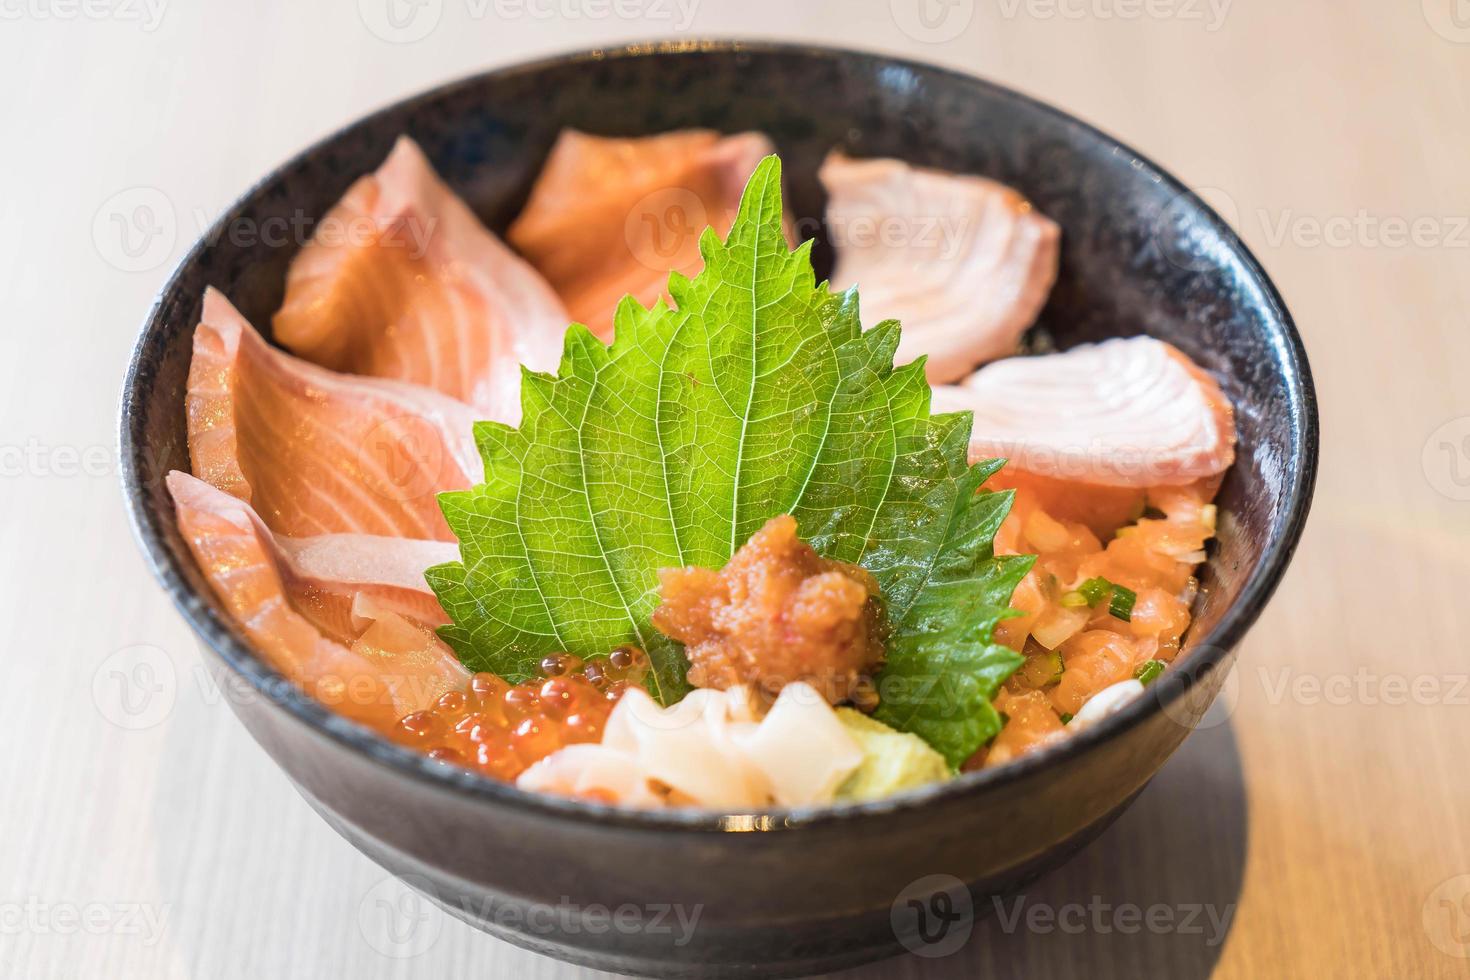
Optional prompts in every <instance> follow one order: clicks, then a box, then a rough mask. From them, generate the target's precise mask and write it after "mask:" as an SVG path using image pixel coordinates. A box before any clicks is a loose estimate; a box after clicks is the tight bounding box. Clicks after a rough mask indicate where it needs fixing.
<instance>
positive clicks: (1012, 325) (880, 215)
mask: <svg viewBox="0 0 1470 980" xmlns="http://www.w3.org/2000/svg"><path fill="white" fill-rule="evenodd" d="M818 176H819V177H820V178H821V181H822V185H823V186H824V187H825V188H826V189H827V194H828V202H827V227H828V230H829V233H830V235H831V237H832V241H833V244H834V246H835V247H836V250H837V266H836V268H835V270H834V271H833V273H832V286H833V288H835V289H846V288H847V287H849V286H857V287H858V291H859V294H860V295H861V297H862V309H863V318H864V320H865V321H867V322H869V323H876V322H878V321H879V320H886V319H896V320H899V321H900V322H901V323H902V325H903V334H902V337H901V339H900V341H899V345H898V353H897V355H896V358H895V359H896V361H897V362H898V363H900V364H903V363H907V362H909V361H912V360H914V359H916V358H918V357H919V356H920V355H927V356H928V361H927V363H926V365H925V370H926V372H927V374H928V377H929V380H930V382H932V383H939V382H945V381H954V380H957V379H959V378H963V377H964V376H965V375H967V374H969V373H970V372H971V371H973V370H974V369H975V366H976V365H977V364H981V363H984V362H985V361H990V360H994V359H995V358H998V357H1006V356H1008V355H1010V354H1014V353H1015V352H1016V346H1017V343H1018V342H1019V340H1020V338H1021V335H1022V334H1023V333H1025V331H1026V329H1027V328H1028V327H1030V326H1031V324H1032V323H1034V322H1035V320H1036V316H1037V314H1038V313H1040V312H1041V308H1042V306H1044V305H1045V303H1046V298H1047V295H1048V294H1049V293H1050V292H1051V287H1052V284H1053V283H1055V282H1056V277H1057V260H1058V254H1059V240H1060V238H1061V232H1060V231H1059V229H1058V228H1057V226H1056V224H1055V223H1054V222H1052V221H1051V219H1049V218H1047V217H1046V216H1045V215H1043V214H1041V213H1040V212H1038V211H1037V210H1036V209H1035V208H1034V207H1032V205H1031V203H1030V202H1029V201H1027V200H1026V199H1025V198H1024V197H1022V196H1021V195H1020V194H1018V193H1017V192H1016V191H1014V190H1012V189H1011V188H1009V187H1006V186H1005V185H1004V184H999V183H996V182H995V181H993V180H987V179H986V178H984V177H973V176H966V175H961V174H951V173H945V172H943V171H939V170H926V169H923V168H920V167H912V166H909V165H908V164H906V163H903V162H902V161H899V160H852V159H849V158H847V157H845V156H843V155H842V154H840V153H833V154H830V155H829V156H828V157H827V159H826V161H825V162H824V163H823V164H822V167H821V170H820V171H819V174H818Z"/></svg>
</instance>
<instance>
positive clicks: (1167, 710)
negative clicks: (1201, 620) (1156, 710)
mask: <svg viewBox="0 0 1470 980" xmlns="http://www.w3.org/2000/svg"><path fill="white" fill-rule="evenodd" d="M1184 656H1185V657H1186V658H1189V659H1190V660H1194V661H1195V663H1199V664H1201V666H1198V667H1196V666H1194V665H1193V664H1191V663H1190V662H1189V660H1186V661H1185V662H1184V663H1181V664H1179V665H1177V666H1174V667H1171V668H1169V669H1170V670H1171V671H1181V672H1197V671H1202V670H1204V669H1206V667H1205V665H1204V664H1203V661H1205V660H1206V659H1207V657H1206V648H1204V647H1192V648H1191V649H1190V650H1189V651H1188V652H1186V653H1185V654H1184ZM1214 669H1215V670H1219V669H1221V668H1219V667H1216V668H1214ZM1152 690H1155V691H1157V690H1159V689H1152ZM1239 701H1240V678H1239V677H1238V676H1237V675H1236V671H1235V665H1234V664H1231V665H1230V670H1229V672H1228V673H1227V674H1226V675H1225V679H1224V681H1222V682H1221V684H1220V692H1219V693H1218V694H1215V693H1214V692H1213V691H1212V690H1211V686H1210V683H1209V679H1208V678H1206V677H1196V678H1195V683H1193V684H1192V685H1190V688H1189V690H1187V691H1185V692H1184V693H1183V694H1182V695H1180V696H1179V697H1178V698H1175V699H1174V700H1172V701H1167V702H1165V703H1164V716H1165V717H1167V718H1168V719H1169V720H1170V721H1172V722H1173V723H1174V724H1176V725H1178V726H1179V727H1181V728H1187V729H1189V730H1190V731H1198V730H1200V729H1208V728H1215V727H1217V726H1219V725H1223V724H1225V723H1226V722H1227V721H1229V720H1230V716H1231V715H1233V714H1235V706H1236V704H1237V703H1239Z"/></svg>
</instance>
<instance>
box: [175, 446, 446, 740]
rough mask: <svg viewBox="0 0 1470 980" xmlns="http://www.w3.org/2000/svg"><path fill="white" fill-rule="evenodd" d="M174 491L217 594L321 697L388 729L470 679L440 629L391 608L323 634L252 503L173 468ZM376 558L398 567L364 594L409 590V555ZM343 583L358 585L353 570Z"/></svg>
mask: <svg viewBox="0 0 1470 980" xmlns="http://www.w3.org/2000/svg"><path fill="white" fill-rule="evenodd" d="M168 488H169V492H170V493H171V494H172V495H173V498H174V509H175V511H176V512H177V514H178V521H179V532H180V533H181V534H182V535H183V536H184V540H185V541H187V542H188V543H189V548H190V550H191V551H192V552H193V553H194V558H195V560H196V561H198V562H199V567H200V569H201V570H202V571H203V572H204V575H205V577H206V578H208V579H209V583H210V585H211V587H212V588H213V589H214V591H215V593H216V594H217V595H218V596H219V597H220V599H221V600H222V601H223V602H224V603H225V606H226V607H227V608H228V609H229V610H230V612H231V614H232V615H233V616H234V617H235V619H236V621H237V622H238V623H239V624H240V627H241V629H243V630H244V631H245V634H246V636H248V637H249V638H250V640H251V641H252V643H253V644H254V646H255V648H256V649H257V650H258V651H259V652H260V653H261V654H262V655H263V656H264V658H265V659H266V661H267V662H268V663H269V664H270V665H271V666H272V667H274V668H275V669H276V670H278V671H280V672H281V674H282V675H284V676H285V677H286V678H288V679H289V680H291V681H293V682H294V683H296V684H297V685H299V686H300V687H301V688H302V689H303V690H304V691H306V692H307V693H308V694H310V695H311V696H312V697H314V698H316V699H317V700H318V701H321V702H322V703H323V704H326V705H327V706H329V707H331V708H333V709H335V710H336V711H338V712H340V713H341V714H344V715H346V716H348V717H349V718H353V719H355V720H357V721H361V722H363V723H365V724H368V725H372V726H374V727H375V728H378V729H380V730H383V731H387V730H388V729H389V728H391V726H392V725H393V724H394V723H395V722H397V720H398V719H399V718H401V717H403V716H404V715H405V714H408V713H409V712H412V711H419V710H422V709H425V708H427V707H428V706H429V705H430V704H432V703H433V702H434V700H435V699H436V698H438V697H439V696H440V695H441V694H443V693H444V692H446V691H449V690H455V689H459V688H462V687H464V686H465V684H466V683H467V682H468V680H469V672H468V671H466V670H465V668H464V667H463V665H461V664H460V662H459V661H458V660H456V659H455V657H454V655H453V654H452V653H450V652H449V649H448V648H447V647H445V646H444V644H443V643H442V642H441V641H440V640H439V639H438V638H437V637H436V636H434V634H433V633H432V632H430V631H429V630H427V629H425V628H424V627H422V626H420V625H417V624H413V623H410V622H409V621H408V620H406V619H403V618H401V617H398V616H396V615H395V614H392V613H389V612H385V611H377V612H376V613H375V616H376V619H375V620H374V621H373V622H371V623H368V624H366V629H364V630H361V631H359V632H360V636H358V637H357V638H356V639H353V640H352V641H351V642H350V643H347V642H339V641H338V640H336V639H333V638H331V637H329V636H327V635H324V634H323V632H322V630H321V629H319V628H318V626H317V625H316V624H315V623H314V622H313V619H312V616H311V611H312V610H311V609H310V608H309V607H308V608H303V602H307V603H309V602H310V601H311V597H310V595H309V593H310V590H311V588H312V587H311V586H310V585H308V584H307V583H306V582H305V581H303V580H302V579H301V578H300V577H299V575H298V572H297V570H296V569H295V568H293V565H292V562H291V559H290V556H289V554H288V553H287V552H286V551H284V550H283V549H281V548H279V547H278V545H277V541H276V539H275V538H273V536H272V535H271V532H270V530H269V529H267V528H266V526H265V524H264V523H263V522H262V521H261V520H260V518H259V517H258V516H256V514H255V513H254V512H253V511H252V510H251V509H250V507H249V506H248V505H246V504H245V503H244V502H243V501H241V500H239V499H237V498H235V497H233V496H230V495H229V494H227V493H224V492H222V491H220V490H217V489H215V488H214V487H211V486H210V485H209V484H207V483H205V482H204V481H202V480H199V479H196V478H194V477H192V476H189V475H188V474H187V473H180V472H178V471H174V472H172V473H170V474H169V475H168ZM398 544H399V545H400V546H401V545H402V544H404V543H403V542H398ZM412 544H422V543H421V542H413V543H412ZM370 560H371V561H380V567H381V568H383V569H385V570H387V571H389V573H390V574H389V576H388V579H387V580H385V581H383V582H381V583H371V582H366V581H364V582H360V583H357V584H358V586H359V587H360V590H361V591H363V592H364V593H365V594H371V592H372V590H373V588H374V586H375V584H376V585H379V586H382V587H384V588H386V589H387V590H388V591H389V592H392V591H393V590H396V589H399V588H401V586H402V583H401V582H398V581H395V580H393V579H394V575H395V574H396V573H393V572H392V571H391V569H392V566H393V565H394V563H395V561H397V562H403V561H408V560H410V559H408V558H407V557H405V556H399V558H397V559H388V560H386V561H382V560H381V558H375V559H370ZM318 571H321V569H320V568H318ZM337 571H338V572H341V571H342V570H341V569H338V570H337ZM422 573H423V569H422V568H420V569H419V575H418V577H419V579H420V580H421V579H422V577H423V574H422ZM347 577H350V576H347ZM318 581H319V580H318ZM336 581H337V584H338V585H339V586H341V587H347V586H348V585H349V583H348V582H347V581H346V577H339V578H338V579H337V580H336Z"/></svg>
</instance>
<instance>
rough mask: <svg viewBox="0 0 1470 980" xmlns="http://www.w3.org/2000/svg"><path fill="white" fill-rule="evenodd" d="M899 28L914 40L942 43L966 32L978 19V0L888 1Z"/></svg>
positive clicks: (890, 11) (894, 20)
mask: <svg viewBox="0 0 1470 980" xmlns="http://www.w3.org/2000/svg"><path fill="white" fill-rule="evenodd" d="M888 10H889V13H890V14H891V15H892V17H893V22H894V23H895V24H897V25H898V29H899V30H901V31H903V32H904V33H905V34H907V35H908V36H909V37H911V38H913V39H914V40H915V41H922V42H923V43H925V44H943V43H945V42H946V41H953V40H954V39H955V38H957V37H959V36H960V35H961V34H963V33H964V32H965V28H967V27H969V26H970V21H972V20H974V18H975V0H889V3H888Z"/></svg>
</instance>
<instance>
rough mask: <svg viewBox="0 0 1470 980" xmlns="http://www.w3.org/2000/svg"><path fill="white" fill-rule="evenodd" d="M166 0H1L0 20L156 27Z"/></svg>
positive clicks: (165, 7) (154, 28)
mask: <svg viewBox="0 0 1470 980" xmlns="http://www.w3.org/2000/svg"><path fill="white" fill-rule="evenodd" d="M167 9H168V0H0V20H33V21H75V20H98V21H103V20H107V21H115V22H117V23H122V24H137V25H138V26H139V28H141V29H142V30H143V31H144V32H145V33H150V34H151V33H152V32H153V31H156V30H158V25H159V24H161V23H163V15H164V13H165V12H166V11H167Z"/></svg>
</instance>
